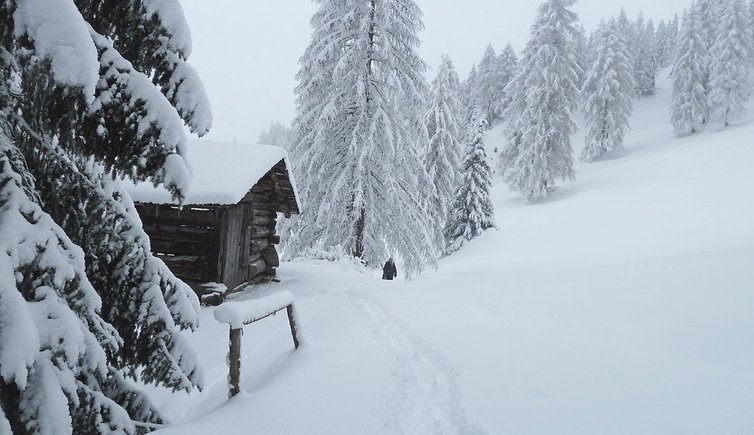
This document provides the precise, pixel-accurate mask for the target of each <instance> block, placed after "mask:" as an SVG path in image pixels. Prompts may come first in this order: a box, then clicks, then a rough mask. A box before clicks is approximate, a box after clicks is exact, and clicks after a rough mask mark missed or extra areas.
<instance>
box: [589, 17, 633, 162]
mask: <svg viewBox="0 0 754 435" xmlns="http://www.w3.org/2000/svg"><path fill="white" fill-rule="evenodd" d="M597 40H598V43H597V52H596V59H595V61H594V63H593V64H592V67H591V69H590V70H589V72H588V73H587V74H586V81H585V82H584V88H583V90H582V95H583V98H584V112H585V114H586V146H585V147H584V150H583V151H582V153H581V160H583V161H587V162H591V161H594V160H595V159H598V158H599V157H601V156H602V155H603V154H604V153H606V152H607V151H609V150H617V151H620V150H622V149H623V138H624V136H625V133H626V131H627V130H628V128H629V118H630V116H631V111H632V105H633V92H634V89H635V88H636V84H635V83H634V79H633V75H632V74H631V58H630V54H629V50H628V44H627V43H626V42H627V41H625V40H624V39H623V35H622V34H621V32H620V30H619V28H618V24H617V23H616V22H615V20H612V21H610V22H609V23H608V24H603V25H602V26H601V27H600V28H599V29H598V31H597Z"/></svg>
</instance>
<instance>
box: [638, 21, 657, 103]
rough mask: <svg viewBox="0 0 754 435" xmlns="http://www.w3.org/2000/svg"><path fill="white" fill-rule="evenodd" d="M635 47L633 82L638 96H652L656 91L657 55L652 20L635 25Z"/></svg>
mask: <svg viewBox="0 0 754 435" xmlns="http://www.w3.org/2000/svg"><path fill="white" fill-rule="evenodd" d="M636 32H637V46H636V59H635V62H636V63H635V66H634V71H635V81H636V89H637V92H638V94H639V95H652V94H654V93H655V89H656V84H655V83H656V79H655V77H656V75H657V53H656V52H655V48H656V47H655V28H654V22H653V21H652V20H649V21H647V23H646V24H643V20H640V21H639V22H637V24H636Z"/></svg>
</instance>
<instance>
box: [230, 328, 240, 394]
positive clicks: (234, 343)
mask: <svg viewBox="0 0 754 435" xmlns="http://www.w3.org/2000/svg"><path fill="white" fill-rule="evenodd" d="M242 334H243V332H242V330H241V328H237V329H233V328H231V329H230V350H229V351H228V365H229V366H230V373H228V397H229V398H231V397H233V396H235V395H236V394H238V393H240V392H241V335H242Z"/></svg>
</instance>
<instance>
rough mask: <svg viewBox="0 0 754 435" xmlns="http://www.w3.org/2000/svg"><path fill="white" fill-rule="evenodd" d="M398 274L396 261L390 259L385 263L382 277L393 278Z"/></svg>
mask: <svg viewBox="0 0 754 435" xmlns="http://www.w3.org/2000/svg"><path fill="white" fill-rule="evenodd" d="M397 276H398V268H396V267H395V263H393V262H392V261H390V260H388V261H387V263H385V267H383V268H382V279H389V280H392V279H393V278H395V277H397Z"/></svg>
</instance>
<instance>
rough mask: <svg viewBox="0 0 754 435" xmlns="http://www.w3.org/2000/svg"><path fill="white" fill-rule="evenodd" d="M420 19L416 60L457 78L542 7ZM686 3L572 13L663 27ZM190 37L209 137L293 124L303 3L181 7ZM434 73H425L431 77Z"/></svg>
mask: <svg viewBox="0 0 754 435" xmlns="http://www.w3.org/2000/svg"><path fill="white" fill-rule="evenodd" d="M416 1H417V3H418V4H419V6H420V7H421V8H422V10H423V11H424V25H425V27H426V29H425V31H424V32H423V33H422V35H421V38H422V40H423V44H422V47H421V49H420V53H421V54H422V56H423V57H424V59H425V60H426V61H427V62H428V63H429V64H430V65H431V66H434V65H436V64H438V63H439V60H438V59H439V56H440V55H441V54H443V53H447V54H449V55H450V56H451V58H452V59H453V61H454V62H455V65H456V68H457V69H458V71H459V74H461V76H462V78H463V77H464V76H465V75H466V74H467V73H468V71H469V69H470V68H471V66H472V65H473V64H474V63H476V62H478V60H479V59H480V58H481V56H482V52H483V51H484V48H485V47H486V46H487V44H488V43H492V45H493V46H494V47H495V49H496V50H499V49H500V48H502V47H503V46H504V45H505V44H506V43H507V42H508V41H510V42H511V43H512V44H513V46H514V47H515V49H516V51H520V50H521V49H522V48H523V46H524V44H525V43H526V40H527V38H528V35H529V26H530V25H531V23H532V21H533V20H534V16H535V14H536V10H537V6H538V4H539V3H540V1H539V0H519V1H516V0H416ZM690 3H691V0H580V1H579V2H578V3H577V4H576V6H575V11H576V12H578V14H579V16H580V17H581V20H582V23H583V24H584V26H585V27H586V28H587V29H588V30H589V29H592V28H594V27H595V26H596V25H597V23H599V20H600V19H601V18H603V17H611V16H615V15H617V14H618V12H619V11H620V8H621V7H623V8H625V9H626V12H627V13H628V14H629V16H631V17H635V16H636V15H638V13H639V11H644V14H645V16H646V17H647V18H653V19H655V21H659V20H661V19H667V18H670V17H672V16H673V14H675V13H678V14H679V15H680V13H681V11H682V10H683V8H685V7H687V6H688V5H689V4H690ZM182 4H183V7H184V11H185V13H186V18H187V19H188V21H189V25H190V26H191V31H192V35H193V41H194V42H193V47H194V48H193V54H192V57H191V59H190V62H191V63H192V64H193V65H194V66H195V67H196V68H197V69H198V70H199V74H200V75H201V77H202V79H203V81H204V84H205V86H206V88H207V93H208V94H209V98H210V101H211V102H212V107H213V111H214V127H213V129H212V131H211V132H210V134H209V135H208V137H210V138H213V139H216V140H224V141H234V140H237V141H239V142H249V143H254V142H256V140H257V137H258V136H259V133H260V132H261V131H262V130H264V129H265V128H267V126H268V125H269V124H270V122H272V121H281V122H284V123H286V124H288V123H289V122H290V120H291V119H292V118H293V116H294V110H295V105H294V96H293V87H294V86H295V80H294V76H295V74H296V72H297V71H298V58H299V57H300V56H301V54H302V53H303V52H304V49H305V48H306V46H307V44H308V42H309V36H310V28H309V18H310V17H311V15H312V14H313V12H314V10H315V5H313V4H312V3H311V2H310V1H308V0H275V1H260V0H213V1H207V0H182ZM432 75H433V73H432V72H431V71H430V72H429V76H430V77H431V76H432Z"/></svg>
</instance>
